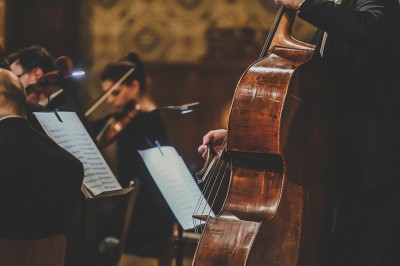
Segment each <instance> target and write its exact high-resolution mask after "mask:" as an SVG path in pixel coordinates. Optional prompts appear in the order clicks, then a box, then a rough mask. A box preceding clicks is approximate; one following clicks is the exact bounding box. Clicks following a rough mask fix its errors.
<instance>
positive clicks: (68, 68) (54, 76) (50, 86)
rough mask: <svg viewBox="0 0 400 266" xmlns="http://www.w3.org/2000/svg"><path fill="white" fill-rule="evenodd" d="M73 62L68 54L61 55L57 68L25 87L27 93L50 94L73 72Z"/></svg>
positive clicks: (57, 60) (57, 61)
mask: <svg viewBox="0 0 400 266" xmlns="http://www.w3.org/2000/svg"><path fill="white" fill-rule="evenodd" d="M72 69H73V63H72V60H71V58H69V57H68V56H65V55H63V56H60V57H58V58H57V59H56V70H54V71H50V72H47V73H45V74H44V75H43V76H41V77H40V78H39V80H38V81H37V82H36V83H34V84H31V85H29V86H27V87H26V88H25V92H26V95H27V96H28V95H29V94H31V93H36V94H44V95H46V96H48V97H49V96H50V95H51V93H52V92H53V90H54V89H55V88H56V85H58V84H57V82H59V81H60V80H62V79H63V78H65V77H68V76H69V75H70V74H71V73H72Z"/></svg>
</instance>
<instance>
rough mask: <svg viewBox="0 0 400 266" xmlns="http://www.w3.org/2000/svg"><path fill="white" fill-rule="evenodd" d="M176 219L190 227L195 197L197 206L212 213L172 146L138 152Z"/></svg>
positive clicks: (184, 227) (184, 226) (185, 227)
mask: <svg viewBox="0 0 400 266" xmlns="http://www.w3.org/2000/svg"><path fill="white" fill-rule="evenodd" d="M139 153H140V155H141V156H142V159H143V161H144V162H145V164H146V166H147V168H148V169H149V172H150V174H151V175H152V177H153V179H154V181H155V182H156V184H157V186H158V187H159V189H160V191H161V193H162V194H163V196H164V198H165V200H166V201H167V203H168V205H169V206H170V208H171V209H172V212H173V213H174V215H175V217H176V219H177V220H178V222H179V223H180V225H181V226H182V228H183V229H184V230H188V229H192V228H194V227H195V226H196V225H198V224H199V223H200V222H197V224H196V225H195V224H194V223H193V219H192V215H193V211H194V210H195V208H196V206H197V203H198V202H199V199H200V198H202V201H201V202H202V206H200V208H201V209H204V210H205V211H204V212H205V213H207V214H208V213H210V215H211V216H214V213H212V211H211V208H210V206H209V205H208V203H207V201H206V200H205V199H204V197H203V194H202V193H201V191H200V189H199V187H198V186H197V184H196V182H195V181H194V179H193V177H192V175H191V173H190V171H189V169H188V168H187V166H186V165H185V163H184V161H183V159H182V158H181V157H180V156H179V154H178V153H177V151H176V150H175V148H174V147H170V146H164V147H159V148H158V147H157V148H151V149H148V150H143V151H139Z"/></svg>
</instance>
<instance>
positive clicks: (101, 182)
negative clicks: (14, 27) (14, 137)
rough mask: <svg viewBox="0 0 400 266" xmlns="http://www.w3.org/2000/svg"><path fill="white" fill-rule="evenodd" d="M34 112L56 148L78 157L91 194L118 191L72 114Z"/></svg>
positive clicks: (98, 155)
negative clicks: (61, 148)
mask: <svg viewBox="0 0 400 266" xmlns="http://www.w3.org/2000/svg"><path fill="white" fill-rule="evenodd" d="M57 113H58V115H59V116H60V118H61V120H62V121H63V122H60V121H59V120H58V118H57V117H56V115H55V114H54V113H53V112H49V113H43V112H40V113H36V112H35V113H34V115H35V116H36V117H37V119H38V121H39V123H40V124H41V125H42V127H43V129H44V130H45V132H46V133H47V135H49V136H50V137H51V138H52V139H53V140H54V141H55V142H56V143H57V144H58V145H60V146H61V147H63V148H64V149H65V150H67V151H68V152H70V153H71V154H72V155H74V156H75V157H76V158H78V159H79V160H80V161H81V162H82V164H83V167H84V171H85V177H84V179H83V184H84V185H85V186H86V188H88V189H89V190H90V191H91V192H92V193H93V195H95V196H97V195H99V194H100V193H102V192H105V191H112V190H117V189H121V188H122V187H121V185H120V184H119V183H118V181H117V179H116V178H115V176H114V174H113V173H112V172H111V169H110V168H109V166H108V165H107V163H106V161H105V160H104V158H103V156H102V155H101V153H100V151H99V150H98V149H97V146H96V144H95V143H94V142H93V140H92V138H91V137H90V135H89V134H88V133H87V131H86V129H85V127H84V126H83V125H82V123H81V121H80V120H79V118H78V116H77V115H76V113H74V112H57Z"/></svg>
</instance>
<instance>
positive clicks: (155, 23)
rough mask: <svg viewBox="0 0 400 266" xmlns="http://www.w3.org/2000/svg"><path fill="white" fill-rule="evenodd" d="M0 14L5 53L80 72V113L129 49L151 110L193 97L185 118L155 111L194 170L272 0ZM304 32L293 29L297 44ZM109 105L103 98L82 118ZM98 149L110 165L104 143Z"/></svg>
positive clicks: (70, 3)
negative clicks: (34, 54)
mask: <svg viewBox="0 0 400 266" xmlns="http://www.w3.org/2000/svg"><path fill="white" fill-rule="evenodd" d="M0 12H1V13H0V14H1V15H2V18H3V19H2V20H1V22H0V35H1V36H0V41H2V43H3V44H4V48H5V52H6V53H10V52H13V51H15V50H17V49H19V48H22V47H25V46H28V45H32V44H40V45H42V46H44V47H46V48H47V49H48V50H49V51H50V52H51V53H53V55H54V56H56V57H58V56H60V55H68V56H70V57H71V58H72V59H73V61H74V64H75V66H76V67H79V68H81V69H83V70H85V71H86V72H87V75H86V77H85V78H84V80H82V81H80V82H79V83H78V84H77V87H76V89H75V90H74V91H73V93H74V95H75V96H76V97H77V99H78V101H79V103H80V104H81V106H82V108H83V109H86V108H87V107H88V106H89V105H90V103H91V102H93V100H94V99H95V98H96V97H97V96H99V95H100V94H101V89H100V82H99V73H100V71H101V70H102V68H103V67H104V65H105V64H106V63H107V62H109V61H113V60H118V59H120V58H121V57H123V56H124V55H125V54H126V53H128V52H130V51H134V52H137V53H138V54H139V55H140V56H141V57H142V59H143V60H144V61H145V63H146V65H147V70H148V74H149V80H150V82H151V83H150V86H149V87H150V93H151V95H152V97H153V98H154V100H155V101H156V103H157V104H158V105H159V106H164V105H180V104H184V103H189V102H197V101H198V102H200V105H199V107H198V108H197V110H196V111H195V112H193V113H190V114H187V115H180V114H178V113H174V112H164V114H163V116H164V118H165V120H166V123H167V128H168V132H169V137H170V141H171V144H172V145H173V146H175V147H176V148H177V150H178V151H179V152H180V154H181V155H182V157H183V158H184V160H185V161H186V163H187V164H188V166H189V168H190V169H191V170H192V171H193V172H195V171H197V170H199V169H200V168H201V166H202V160H201V158H200V156H198V155H197V153H196V150H197V146H198V145H199V144H200V143H201V139H202V136H203V135H204V134H205V133H207V132H208V131H209V130H211V129H215V128H221V127H226V126H227V119H228V114H229V108H230V104H231V101H232V96H233V92H234V90H235V87H236V84H237V82H238V81H239V79H240V76H241V75H242V73H243V72H244V71H245V70H246V68H247V67H248V66H249V65H250V63H251V62H253V61H255V60H256V59H257V58H258V55H259V53H260V52H261V49H262V46H263V43H264V41H265V39H266V36H267V34H268V31H269V28H270V27H271V25H272V23H273V20H274V18H275V15H276V12H277V8H276V6H275V4H274V1H273V0H85V1H79V0H0ZM3 22H4V24H3ZM312 32H313V28H312V27H311V26H309V25H308V24H306V23H301V22H298V23H296V25H295V29H294V35H295V36H296V37H297V38H299V39H301V40H305V41H308V40H309V39H310V36H311V35H312ZM108 111H110V110H109V109H108V107H107V105H106V104H104V106H102V107H101V108H100V110H98V111H97V112H96V113H95V114H93V116H92V117H90V119H95V118H97V117H100V116H102V115H104V113H106V112H108ZM107 153H108V155H107V156H108V158H109V160H110V163H111V165H113V164H115V162H113V148H112V147H111V148H109V150H108V151H107Z"/></svg>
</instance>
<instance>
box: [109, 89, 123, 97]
mask: <svg viewBox="0 0 400 266" xmlns="http://www.w3.org/2000/svg"><path fill="white" fill-rule="evenodd" d="M120 93H121V90H113V91H112V92H111V95H112V96H118V95H119V94H120Z"/></svg>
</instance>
